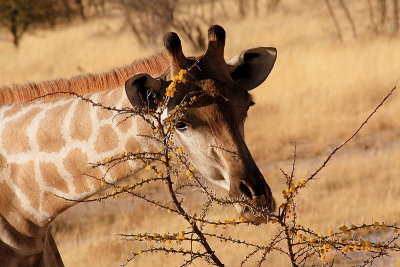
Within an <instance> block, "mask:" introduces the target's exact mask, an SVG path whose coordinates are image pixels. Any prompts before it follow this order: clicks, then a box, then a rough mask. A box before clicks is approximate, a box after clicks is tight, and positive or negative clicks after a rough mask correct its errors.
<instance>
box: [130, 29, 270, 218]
mask: <svg viewBox="0 0 400 267" xmlns="http://www.w3.org/2000/svg"><path fill="white" fill-rule="evenodd" d="M164 45H165V48H166V50H167V52H168V54H169V57H170V68H169V70H168V71H167V72H166V74H164V75H163V76H162V77H158V78H153V77H151V76H150V75H148V74H146V73H137V74H135V75H134V76H133V77H132V78H130V79H129V80H128V81H127V82H126V85H125V89H126V93H127V97H128V99H129V100H130V102H131V104H132V105H133V106H134V107H138V108H146V109H147V108H152V109H155V108H156V107H157V103H159V102H160V101H162V99H163V98H164V95H165V92H166V87H167V86H168V84H169V82H170V81H168V77H174V76H175V75H177V73H178V72H179V70H181V69H186V70H188V72H187V75H186V78H187V82H185V83H182V84H178V86H177V90H176V93H175V95H174V97H171V98H170V99H169V103H168V109H169V111H171V110H173V109H174V108H175V107H176V105H178V104H180V103H181V102H182V101H185V99H186V98H187V96H188V95H194V94H195V95H197V96H198V99H197V100H196V101H195V102H194V104H193V105H191V106H190V107H189V108H188V109H187V110H186V112H184V114H183V115H182V116H181V117H180V118H179V119H178V120H177V121H176V134H175V135H174V138H175V139H176V140H175V141H176V143H178V144H179V145H181V146H182V147H183V148H184V150H185V152H186V153H187V154H188V156H189V159H190V161H191V162H192V164H193V165H194V167H195V168H196V169H197V170H198V171H199V172H200V173H201V174H202V175H203V176H204V177H205V178H207V179H208V180H210V181H212V182H213V183H215V184H217V185H219V186H221V187H223V188H225V189H226V190H228V192H229V196H231V197H233V198H240V197H245V198H248V199H251V200H253V201H254V202H255V203H256V206H257V207H258V208H260V209H262V210H264V211H265V215H264V214H263V216H255V215H254V214H253V213H252V212H251V211H250V210H249V208H248V207H246V206H245V205H237V206H236V208H237V209H238V212H239V213H240V215H241V216H243V217H244V218H246V219H248V220H251V221H253V222H256V223H261V222H265V221H267V219H268V216H267V214H268V213H270V212H273V211H274V210H275V201H274V199H273V196H272V193H271V189H270V187H269V186H268V184H267V183H266V181H265V180H264V177H263V175H262V174H261V172H260V170H259V169H258V167H257V165H256V163H255V162H254V159H253V158H252V156H251V153H250V151H249V149H248V148H247V145H246V143H245V141H244V121H245V119H246V116H247V111H248V109H249V108H250V107H251V106H252V105H254V102H253V101H252V98H251V96H250V94H249V93H248V91H249V90H252V89H254V88H255V87H257V86H258V85H260V84H261V83H262V82H263V81H264V80H265V79H266V78H267V76H268V75H269V73H270V72H271V70H272V67H273V66H274V63H275V59H276V55H277V51H276V49H275V48H270V47H257V48H251V49H248V50H245V51H243V52H241V53H240V54H239V55H237V56H236V57H234V58H232V59H231V60H229V61H228V62H225V60H224V46H225V31H224V29H223V28H222V27H220V26H218V25H214V26H212V27H211V28H210V29H209V31H208V48H207V51H206V52H205V54H204V55H203V56H200V57H195V58H193V57H188V58H187V57H185V56H184V54H183V52H182V46H181V41H180V39H179V37H178V35H177V34H176V33H168V34H166V35H165V37H164Z"/></svg>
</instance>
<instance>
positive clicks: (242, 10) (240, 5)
mask: <svg viewBox="0 0 400 267" xmlns="http://www.w3.org/2000/svg"><path fill="white" fill-rule="evenodd" d="M238 8H239V15H240V16H241V17H245V16H246V6H245V1H243V0H238Z"/></svg>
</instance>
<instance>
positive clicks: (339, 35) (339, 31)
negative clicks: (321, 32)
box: [325, 0, 343, 41]
mask: <svg viewBox="0 0 400 267" xmlns="http://www.w3.org/2000/svg"><path fill="white" fill-rule="evenodd" d="M325 4H326V7H327V8H328V11H329V14H330V16H331V18H332V21H333V24H335V28H336V32H337V35H338V38H339V40H340V41H343V36H342V30H341V29H340V25H339V22H338V20H337V18H336V15H335V12H334V11H333V8H332V6H331V3H330V2H329V0H325Z"/></svg>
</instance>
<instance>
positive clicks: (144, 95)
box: [125, 73, 162, 109]
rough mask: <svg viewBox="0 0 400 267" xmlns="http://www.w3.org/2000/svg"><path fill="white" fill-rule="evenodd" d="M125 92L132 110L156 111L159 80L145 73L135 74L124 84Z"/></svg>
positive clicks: (159, 98)
mask: <svg viewBox="0 0 400 267" xmlns="http://www.w3.org/2000/svg"><path fill="white" fill-rule="evenodd" d="M125 92H126V96H127V97H128V99H129V101H130V102H131V104H132V106H133V107H134V108H140V109H141V108H150V109H156V108H157V103H158V102H159V101H160V100H161V98H162V97H161V96H162V95H161V80H160V79H156V78H153V77H151V76H150V75H149V74H147V73H136V74H135V75H133V76H132V77H131V78H130V79H129V80H127V81H126V82H125Z"/></svg>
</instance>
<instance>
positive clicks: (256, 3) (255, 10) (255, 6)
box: [253, 0, 258, 16]
mask: <svg viewBox="0 0 400 267" xmlns="http://www.w3.org/2000/svg"><path fill="white" fill-rule="evenodd" d="M253 9H254V15H255V16H257V15H258V0H253Z"/></svg>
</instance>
